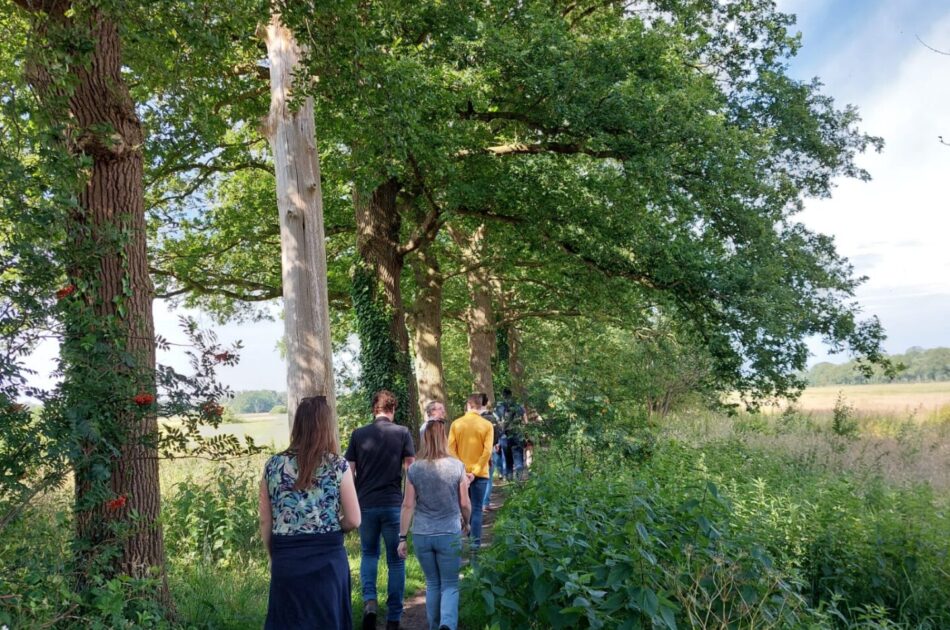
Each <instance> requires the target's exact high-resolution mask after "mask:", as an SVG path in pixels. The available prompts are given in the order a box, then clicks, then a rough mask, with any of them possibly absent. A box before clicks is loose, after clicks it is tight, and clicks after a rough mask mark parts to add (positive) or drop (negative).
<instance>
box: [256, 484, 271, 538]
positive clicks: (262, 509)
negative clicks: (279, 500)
mask: <svg viewBox="0 0 950 630" xmlns="http://www.w3.org/2000/svg"><path fill="white" fill-rule="evenodd" d="M257 506H258V507H257V513H258V517H259V519H260V522H261V540H263V541H264V549H265V550H266V551H267V556H268V557H270V535H271V530H272V529H273V527H274V515H273V514H272V513H271V507H270V494H269V493H268V492H267V480H266V479H264V478H263V477H261V486H260V492H258V502H257Z"/></svg>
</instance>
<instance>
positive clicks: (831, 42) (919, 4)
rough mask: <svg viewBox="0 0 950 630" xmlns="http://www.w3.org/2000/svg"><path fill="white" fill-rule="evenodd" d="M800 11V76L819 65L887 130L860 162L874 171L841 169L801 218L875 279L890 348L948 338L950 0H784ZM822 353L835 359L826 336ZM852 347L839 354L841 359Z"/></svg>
mask: <svg viewBox="0 0 950 630" xmlns="http://www.w3.org/2000/svg"><path fill="white" fill-rule="evenodd" d="M779 7H780V8H781V9H782V10H785V11H789V12H793V13H796V15H797V16H798V23H797V28H798V29H799V30H800V31H801V32H802V44H803V45H802V49H801V51H800V53H799V55H798V56H797V57H796V58H795V59H794V60H793V61H792V63H791V64H790V72H791V74H792V75H793V76H795V77H796V78H802V79H807V78H811V77H814V76H818V77H820V78H821V79H822V81H823V82H824V84H825V92H826V93H828V94H830V95H832V96H834V97H835V99H836V100H837V102H838V103H839V104H845V103H849V104H853V105H856V106H857V107H858V108H859V110H860V112H861V115H862V117H863V119H864V122H863V123H862V127H863V129H865V130H866V131H868V132H869V133H872V134H874V135H879V136H882V137H883V138H884V141H885V148H884V151H883V152H882V153H880V154H870V155H866V156H863V157H862V158H861V159H860V163H861V164H862V166H864V167H865V168H866V169H868V170H869V171H870V173H871V176H872V178H873V179H872V181H871V182H869V183H862V182H854V181H842V182H840V183H839V186H838V188H837V190H836V191H835V193H834V195H833V196H832V198H831V199H828V200H809V201H808V202H807V203H806V210H805V212H803V213H802V215H801V220H802V222H803V223H805V224H806V225H807V226H809V227H811V228H812V229H815V230H817V231H820V232H824V233H826V234H831V235H833V236H834V237H835V239H836V242H837V245H838V249H839V251H840V252H841V253H843V254H844V255H845V256H847V257H848V258H849V259H850V260H851V262H852V263H853V264H854V265H855V268H856V269H857V271H858V272H859V274H861V275H866V276H868V278H869V279H868V281H867V282H866V283H865V285H864V286H862V287H861V288H860V289H859V291H858V301H859V303H860V305H861V306H862V308H863V309H864V312H865V313H866V314H869V315H870V314H875V315H877V316H879V317H880V318H881V321H882V322H883V324H884V326H885V329H886V330H887V332H888V341H887V343H886V348H887V350H888V351H889V352H891V353H898V352H903V351H904V350H906V349H907V348H908V347H910V346H914V345H918V346H925V347H933V346H938V345H943V346H948V345H950V326H948V323H947V320H948V319H950V247H947V246H946V239H947V236H948V234H950V213H948V212H947V182H948V180H950V146H944V145H941V144H940V142H939V140H938V136H941V135H943V136H945V137H946V138H947V139H950V109H948V108H947V103H948V102H950V56H944V55H940V54H937V53H935V52H933V51H931V50H928V49H927V48H926V47H925V46H924V45H923V44H922V43H921V42H920V41H918V37H919V38H920V40H923V41H924V42H926V43H927V44H928V45H930V46H932V47H934V48H937V49H940V50H945V51H950V3H947V2H945V1H942V2H938V1H936V0H899V1H898V0H877V1H867V2H865V1H861V2H858V1H854V0H852V1H845V0H827V1H821V0H780V2H779ZM812 350H813V352H814V354H815V357H814V359H813V361H818V360H825V359H828V356H827V353H826V351H825V349H824V348H823V347H821V344H820V343H818V342H817V341H816V342H815V343H813V344H812ZM843 359H844V357H840V356H839V357H833V358H831V360H833V361H839V360H843Z"/></svg>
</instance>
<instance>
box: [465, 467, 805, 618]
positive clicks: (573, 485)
mask: <svg viewBox="0 0 950 630" xmlns="http://www.w3.org/2000/svg"><path fill="white" fill-rule="evenodd" d="M671 499H673V497H672V496H669V495H665V493H664V492H663V489H662V488H661V487H660V486H659V485H658V484H657V483H655V482H652V481H648V480H647V478H646V477H640V476H638V475H636V474H625V473H624V472H623V471H622V470H617V469H615V470H614V471H613V472H612V473H607V472H604V471H603V470H599V471H596V472H595V471H592V470H589V469H584V468H581V467H577V466H574V465H573V464H570V463H568V462H566V461H563V460H562V461H559V462H556V463H553V464H549V465H546V466H545V465H542V466H539V467H538V470H536V472H535V474H534V475H533V476H532V480H531V481H530V482H529V484H528V485H527V486H525V487H524V488H523V489H522V490H521V491H519V492H516V493H514V494H513V496H511V497H510V498H509V502H508V504H507V505H506V507H505V511H504V513H503V515H502V516H501V517H500V518H499V520H498V522H497V523H496V525H495V541H496V542H495V544H493V545H492V547H490V548H489V550H488V551H487V552H486V553H485V554H484V556H483V558H482V560H481V561H480V566H479V570H478V571H477V572H476V573H475V575H474V577H473V578H472V579H470V580H468V581H467V582H466V583H465V589H466V592H467V593H468V598H470V599H472V598H474V600H475V602H476V603H475V604H474V605H473V604H468V605H467V607H466V611H465V612H466V616H467V618H468V620H469V623H470V624H472V625H476V626H480V625H481V624H484V623H488V624H497V625H498V627H500V628H502V629H506V628H528V627H536V628H636V627H656V628H675V627H677V626H689V625H693V626H701V627H726V626H730V627H731V626H733V625H740V626H742V627H761V628H767V627H786V626H788V625H791V624H795V623H798V622H800V621H804V620H806V619H808V618H810V616H812V613H810V611H808V610H807V608H806V607H805V604H804V600H803V599H802V598H801V597H800V596H799V595H798V594H797V592H796V589H795V587H794V584H793V583H792V582H791V581H790V580H788V579H787V578H786V577H785V576H783V575H782V574H781V573H780V572H778V571H777V570H776V569H775V568H774V566H773V562H772V560H771V558H770V557H769V555H768V554H767V553H766V552H765V551H764V550H763V549H762V548H761V547H760V546H759V545H756V544H755V541H753V540H751V539H750V538H749V537H747V536H745V535H744V534H743V533H742V532H739V531H735V530H732V529H731V528H730V526H729V516H730V514H731V508H730V506H729V503H728V502H727V501H726V500H725V499H724V498H723V497H721V496H720V494H719V491H718V489H717V487H716V486H715V484H712V483H708V482H704V483H698V484H697V485H696V486H695V487H692V488H691V489H690V492H689V495H688V497H687V498H686V499H685V500H679V498H678V497H677V498H676V500H671Z"/></svg>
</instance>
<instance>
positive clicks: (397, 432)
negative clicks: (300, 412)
mask: <svg viewBox="0 0 950 630" xmlns="http://www.w3.org/2000/svg"><path fill="white" fill-rule="evenodd" d="M396 404H397V401H396V396H395V395H394V394H393V393H392V392H390V391H386V390H380V391H378V392H376V394H375V395H374V396H373V415H374V416H375V419H374V420H373V423H372V424H369V425H366V426H364V427H360V428H359V429H357V430H356V431H354V432H353V435H352V437H351V438H350V445H349V448H347V449H346V456H345V457H346V460H347V462H348V463H349V465H350V468H351V469H352V470H353V474H354V475H355V477H356V493H357V495H358V496H359V502H360V510H361V512H362V521H363V522H362V524H361V525H360V547H361V551H362V553H361V558H360V582H361V583H362V586H363V628H364V630H370V629H374V628H376V615H377V611H378V603H377V596H376V575H377V572H378V570H379V539H380V536H382V539H383V543H384V544H385V546H386V565H387V566H388V568H389V584H388V586H387V594H386V609H387V610H386V628H387V630H395V629H397V628H399V620H400V618H401V617H402V600H403V594H404V591H405V586H406V564H405V560H403V559H402V558H400V557H399V553H398V550H397V548H398V547H399V512H400V507H401V505H402V499H403V495H402V474H403V470H404V469H406V468H408V467H409V465H410V464H412V462H413V460H414V459H415V449H414V447H413V443H412V436H411V435H410V433H409V429H407V428H406V427H403V426H400V425H398V424H394V423H393V417H394V416H395V414H396Z"/></svg>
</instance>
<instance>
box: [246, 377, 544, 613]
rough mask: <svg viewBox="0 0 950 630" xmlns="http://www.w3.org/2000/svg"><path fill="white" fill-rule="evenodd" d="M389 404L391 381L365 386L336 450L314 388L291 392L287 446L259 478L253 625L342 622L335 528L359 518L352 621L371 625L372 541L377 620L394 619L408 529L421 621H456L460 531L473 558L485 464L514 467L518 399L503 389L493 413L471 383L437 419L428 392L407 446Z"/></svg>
mask: <svg viewBox="0 0 950 630" xmlns="http://www.w3.org/2000/svg"><path fill="white" fill-rule="evenodd" d="M397 405H398V401H397V399H396V396H395V395H394V394H393V393H392V392H389V391H386V390H381V391H379V392H377V393H376V394H375V395H374V396H373V400H372V410H373V416H374V419H373V422H372V423H370V424H368V425H366V426H363V427H360V428H358V429H356V430H355V431H354V432H353V434H352V435H351V437H350V442H349V445H348V446H347V449H346V452H345V453H344V454H343V455H342V456H341V455H340V448H339V444H338V441H337V437H336V432H335V431H334V430H333V423H332V412H331V409H330V407H329V405H328V403H327V400H326V398H325V397H323V396H316V397H312V398H305V399H303V400H301V402H300V404H299V406H298V407H297V411H296V414H295V416H294V425H293V429H292V431H291V440H290V446H289V447H288V449H287V450H285V451H283V452H281V453H278V454H276V455H274V456H273V457H271V458H270V459H269V460H268V461H267V464H266V465H265V467H264V475H263V478H262V480H261V487H260V520H261V537H262V538H263V540H264V546H265V548H266V549H267V551H268V553H269V555H270V559H271V584H270V595H269V599H268V606H267V620H266V622H265V628H268V629H271V628H272V629H278V628H279V629H281V630H286V629H292V628H327V629H335V628H346V629H349V628H351V627H352V609H351V604H350V572H349V564H348V561H347V557H346V552H345V551H344V548H343V534H344V533H345V532H347V531H350V530H352V529H356V528H359V534H360V548H361V560H360V582H361V586H362V596H363V624H362V626H363V629H364V630H369V629H373V628H376V622H377V616H378V615H380V614H381V611H380V609H379V604H378V595H377V590H376V581H377V572H378V566H379V558H380V546H381V545H380V541H382V546H384V547H385V550H386V564H387V567H388V573H389V575H388V584H387V594H386V611H385V615H386V628H387V630H395V629H398V628H399V622H400V619H401V617H402V611H403V594H404V590H405V576H406V572H405V559H406V557H407V555H408V547H409V544H408V543H409V540H410V538H411V540H412V544H413V548H414V551H415V554H416V557H417V558H418V559H419V564H420V565H421V567H422V570H423V573H424V574H425V579H426V614H427V618H428V625H429V628H430V630H445V629H447V630H456V628H457V625H458V605H459V570H460V569H461V562H462V554H463V547H464V546H465V544H464V543H465V538H466V537H467V538H468V544H467V546H468V549H469V552H470V553H471V557H472V560H473V562H474V561H475V559H476V557H477V553H478V550H479V548H480V546H481V533H482V517H483V514H484V512H486V511H488V510H489V509H491V505H490V495H491V485H492V478H493V477H494V475H495V472H496V471H497V472H498V473H499V474H500V475H501V476H502V477H504V478H507V479H515V478H518V479H522V478H523V477H524V474H525V473H524V469H525V461H526V452H525V449H526V447H528V449H529V451H528V452H529V453H530V443H529V442H527V441H526V440H525V437H524V432H523V420H524V410H523V408H521V406H520V405H518V404H517V403H515V402H514V401H513V400H512V397H511V392H510V390H507V389H506V390H504V396H503V399H502V400H501V401H499V403H498V405H497V406H496V408H495V411H494V412H493V411H492V410H490V409H489V407H488V405H489V400H488V396H487V395H485V394H482V393H476V394H472V395H471V396H469V397H468V400H467V401H466V411H465V414H464V415H462V416H461V417H459V418H457V419H456V420H455V421H453V422H452V423H451V425H450V427H449V428H448V430H446V426H445V425H446V409H445V405H444V404H443V403H442V402H440V401H433V402H430V403H429V404H428V405H427V406H426V420H425V423H424V424H423V425H422V427H421V429H420V433H419V452H418V455H417V454H416V451H415V446H414V443H413V439H412V436H411V434H410V433H409V430H408V429H406V428H405V427H403V426H400V425H397V424H395V423H394V422H393V419H394V417H395V414H396V407H397ZM404 472H405V492H403V473H404Z"/></svg>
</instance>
